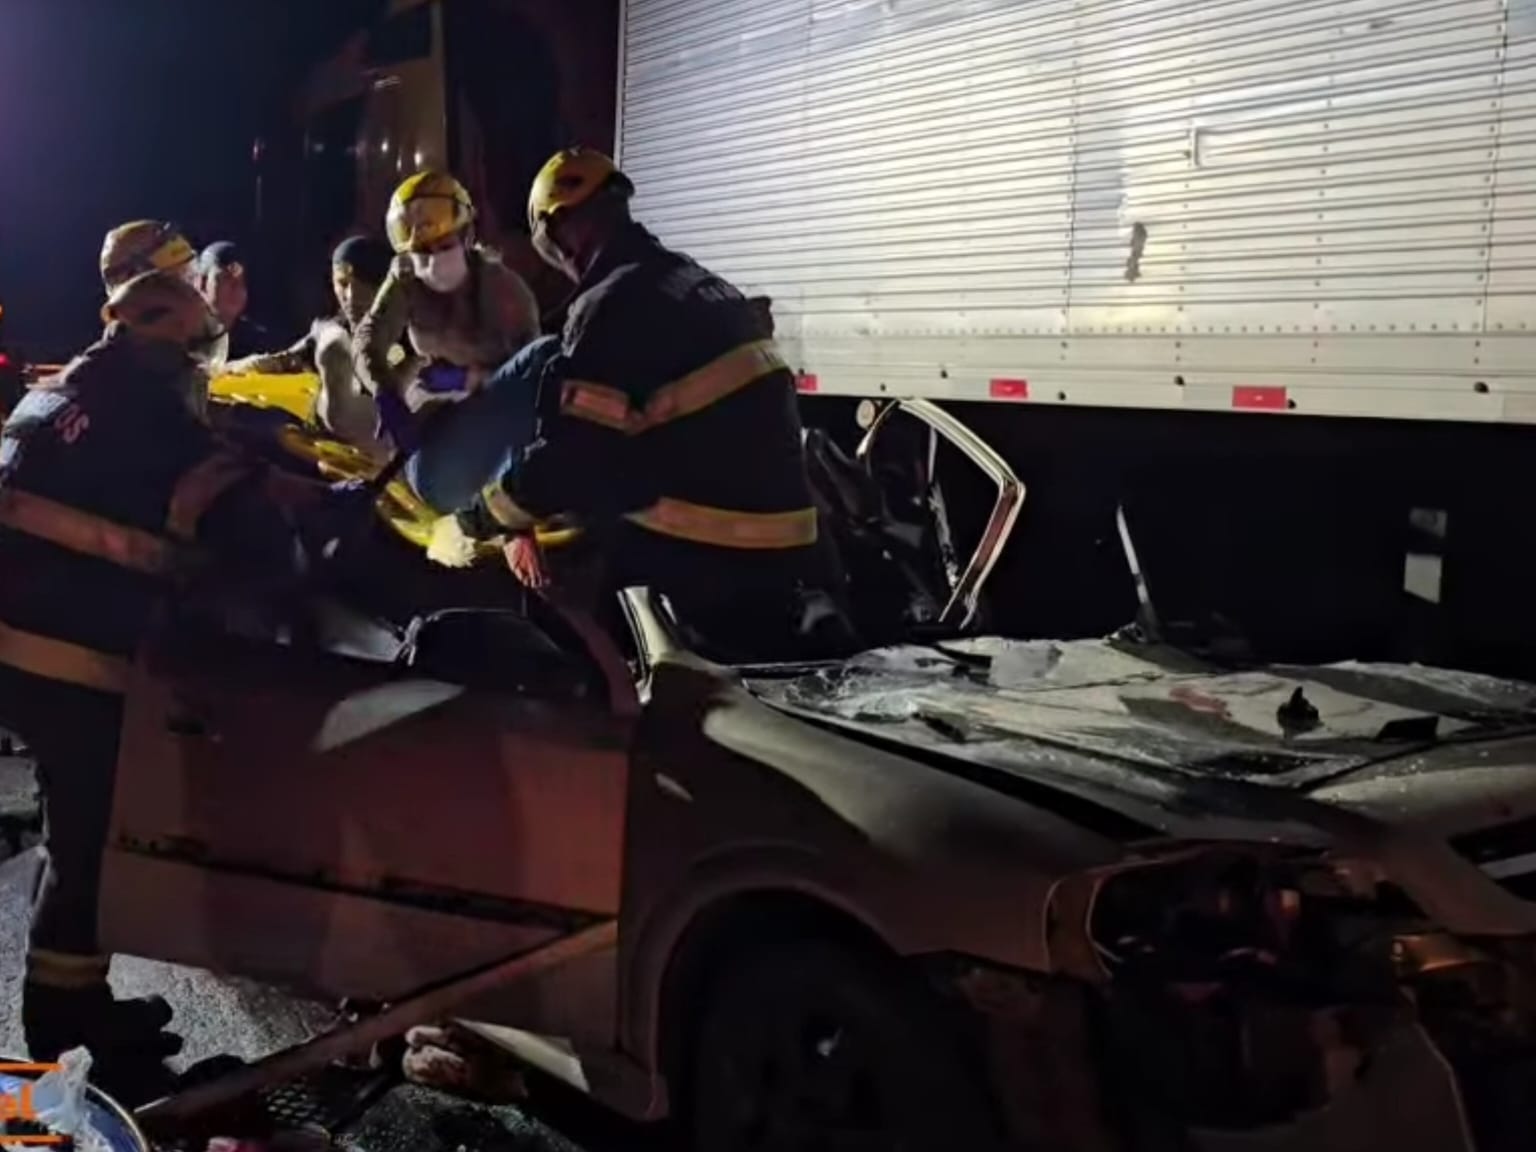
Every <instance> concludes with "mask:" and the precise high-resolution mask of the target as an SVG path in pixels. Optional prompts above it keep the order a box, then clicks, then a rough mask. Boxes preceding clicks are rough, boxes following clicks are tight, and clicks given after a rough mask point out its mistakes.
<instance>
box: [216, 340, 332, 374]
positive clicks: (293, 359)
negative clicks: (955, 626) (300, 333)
mask: <svg viewBox="0 0 1536 1152" xmlns="http://www.w3.org/2000/svg"><path fill="white" fill-rule="evenodd" d="M314 356H315V338H314V334H313V333H308V334H306V335H305V336H304V338H303V339H302V340H300V341H298V342H297V343H296V344H294V345H293V347H291V348H285V349H284V350H283V351H281V352H262V353H258V354H257V355H255V356H245V357H242V358H241V359H239V360H231V361H230V362H229V363H228V364H226V365H224V372H225V373H226V374H227V375H230V376H246V375H258V376H296V375H298V374H299V373H301V372H312V371H314V367H315V364H314Z"/></svg>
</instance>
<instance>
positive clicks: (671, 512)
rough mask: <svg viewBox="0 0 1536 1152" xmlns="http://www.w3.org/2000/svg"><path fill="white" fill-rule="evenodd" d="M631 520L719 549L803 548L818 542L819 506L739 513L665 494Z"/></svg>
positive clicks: (655, 529)
mask: <svg viewBox="0 0 1536 1152" xmlns="http://www.w3.org/2000/svg"><path fill="white" fill-rule="evenodd" d="M627 519H629V520H630V521H632V522H633V523H635V524H638V525H640V527H642V528H646V529H648V530H650V531H652V532H656V533H659V534H660V535H663V536H673V537H676V538H678V539H680V540H691V541H693V542H694V543H696V544H710V545H713V546H715V547H717V548H756V549H775V548H804V547H808V546H809V545H811V544H814V543H816V509H814V508H797V509H795V510H794V511H791V512H736V511H733V510H731V509H727V508H711V507H708V506H707V505H704V504H691V503H689V502H688V501H686V500H676V499H673V498H671V497H665V496H664V497H662V498H661V499H660V500H658V501H656V503H654V504H652V505H651V506H650V507H649V508H645V509H642V510H641V511H639V512H631V513H630V514H629V516H628V517H627Z"/></svg>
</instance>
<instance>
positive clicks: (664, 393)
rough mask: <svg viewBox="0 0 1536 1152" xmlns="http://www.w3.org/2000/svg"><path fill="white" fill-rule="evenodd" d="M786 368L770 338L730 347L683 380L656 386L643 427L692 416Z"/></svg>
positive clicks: (647, 406) (642, 421) (644, 417)
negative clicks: (723, 353)
mask: <svg viewBox="0 0 1536 1152" xmlns="http://www.w3.org/2000/svg"><path fill="white" fill-rule="evenodd" d="M787 367H788V365H787V364H785V363H784V360H783V358H782V357H781V356H780V355H779V353H778V349H777V348H775V347H774V343H773V341H772V340H760V341H758V342H757V343H755V344H743V345H742V346H741V347H739V348H733V349H732V350H731V351H729V352H727V353H726V354H725V355H724V356H720V357H717V358H716V359H714V360H711V361H710V362H709V363H708V364H706V365H704V367H702V368H699V369H697V370H695V371H693V372H690V373H688V375H686V376H684V377H683V378H682V379H680V380H674V381H672V383H670V384H665V385H663V386H662V387H660V388H658V389H657V390H656V394H655V395H654V396H652V397H651V399H650V400H649V401H648V402H647V403H646V405H645V412H644V414H643V416H642V418H641V424H642V426H643V429H644V428H654V427H656V426H657V425H659V424H666V423H668V422H669V421H672V420H677V419H680V418H682V417H684V416H692V415H693V414H694V413H695V412H700V411H703V410H704V409H705V408H708V407H709V406H710V405H711V404H717V403H719V402H720V401H721V400H724V399H725V398H726V397H727V396H730V395H732V394H733V393H736V392H740V391H741V390H742V389H743V388H745V387H746V386H747V385H748V384H752V383H755V382H756V381H758V380H761V379H762V378H763V377H764V376H767V375H769V374H770V373H773V372H778V371H780V370H781V369H784V368H787ZM643 429H642V430H643Z"/></svg>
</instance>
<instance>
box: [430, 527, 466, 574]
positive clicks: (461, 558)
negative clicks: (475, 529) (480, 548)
mask: <svg viewBox="0 0 1536 1152" xmlns="http://www.w3.org/2000/svg"><path fill="white" fill-rule="evenodd" d="M427 559H428V560H431V561H432V562H433V563H434V564H441V565H442V566H443V567H444V568H468V567H469V566H470V565H472V564H473V563H474V562H475V541H474V540H473V539H472V538H471V537H470V536H469V534H468V533H466V532H465V531H464V529H463V527H462V526H461V525H460V524H459V519H458V517H457V516H440V517H438V519H437V521H436V522H435V523H433V525H432V538H431V539H430V540H429V541H427Z"/></svg>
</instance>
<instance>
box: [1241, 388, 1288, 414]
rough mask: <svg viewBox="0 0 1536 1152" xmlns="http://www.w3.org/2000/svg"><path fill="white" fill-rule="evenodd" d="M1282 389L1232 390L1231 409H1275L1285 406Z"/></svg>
mask: <svg viewBox="0 0 1536 1152" xmlns="http://www.w3.org/2000/svg"><path fill="white" fill-rule="evenodd" d="M1287 403H1288V402H1287V400H1286V397H1285V389H1284V388H1241V387H1239V388H1234V389H1232V407H1234V408H1266V409H1271V410H1273V409H1276V408H1281V409H1283V408H1285V407H1286V406H1287Z"/></svg>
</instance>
